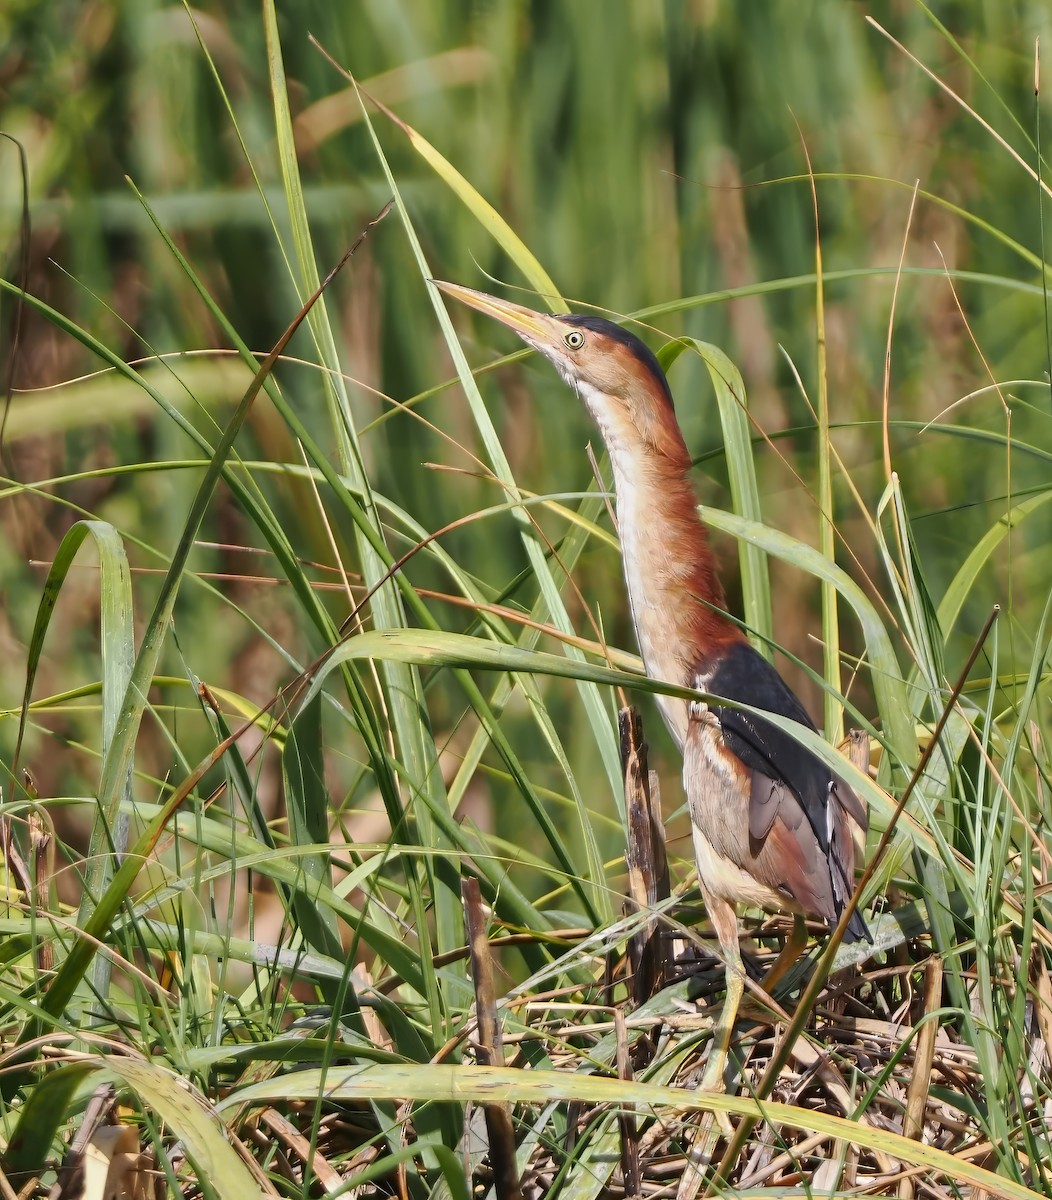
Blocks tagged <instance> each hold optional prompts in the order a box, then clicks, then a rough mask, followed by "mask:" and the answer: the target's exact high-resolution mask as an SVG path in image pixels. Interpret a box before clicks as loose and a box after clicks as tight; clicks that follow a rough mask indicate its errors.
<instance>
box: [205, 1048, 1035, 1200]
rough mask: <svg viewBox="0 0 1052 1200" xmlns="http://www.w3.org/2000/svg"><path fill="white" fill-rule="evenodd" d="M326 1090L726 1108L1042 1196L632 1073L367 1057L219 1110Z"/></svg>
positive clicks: (793, 1113) (921, 1151)
mask: <svg viewBox="0 0 1052 1200" xmlns="http://www.w3.org/2000/svg"><path fill="white" fill-rule="evenodd" d="M321 1088H324V1090H325V1095H326V1096H327V1097H328V1098H329V1099H330V1100H342V1101H349V1100H358V1099H365V1098H377V1099H385V1100H406V1099H411V1100H414V1101H416V1102H418V1103H423V1102H427V1101H439V1100H445V1101H448V1102H450V1103H456V1104H467V1103H475V1104H527V1105H536V1104H549V1103H551V1102H552V1101H555V1100H558V1101H563V1102H567V1103H569V1102H571V1101H579V1102H583V1103H588V1104H609V1105H611V1106H612V1107H614V1108H616V1109H623V1108H624V1107H625V1106H626V1105H634V1106H636V1108H637V1110H642V1111H643V1112H645V1113H647V1114H648V1115H650V1114H652V1115H654V1116H660V1114H661V1113H662V1112H663V1111H664V1110H675V1111H680V1112H682V1111H687V1112H722V1113H727V1114H730V1115H734V1116H749V1117H754V1118H758V1119H760V1120H763V1121H766V1122H767V1123H768V1124H769V1125H772V1126H774V1127H775V1128H777V1127H778V1126H781V1125H787V1126H789V1127H790V1128H792V1129H803V1130H808V1131H811V1132H814V1133H822V1134H825V1135H826V1136H827V1137H831V1138H836V1139H838V1140H841V1141H846V1142H848V1143H849V1144H851V1145H855V1146H859V1147H864V1148H866V1149H868V1150H875V1151H877V1152H879V1153H883V1154H887V1155H889V1156H890V1157H892V1158H894V1159H897V1160H898V1161H899V1162H901V1163H903V1164H906V1165H909V1166H916V1167H922V1168H925V1169H926V1170H929V1171H933V1172H935V1173H936V1174H937V1175H938V1176H940V1177H945V1178H946V1179H947V1180H948V1181H950V1182H952V1183H961V1182H963V1183H967V1184H970V1185H971V1186H972V1187H975V1188H978V1189H982V1190H984V1191H986V1192H988V1193H989V1194H990V1195H991V1196H997V1197H1000V1198H1002V1200H1040V1196H1039V1193H1037V1192H1034V1191H1031V1189H1030V1188H1028V1187H1024V1186H1023V1185H1022V1184H1020V1183H1017V1182H1015V1180H1012V1179H1006V1178H1005V1177H1004V1176H1002V1175H995V1174H994V1173H993V1172H992V1171H988V1170H986V1169H985V1168H983V1167H979V1166H976V1165H975V1164H974V1163H973V1162H972V1161H971V1160H970V1159H966V1158H962V1157H961V1156H959V1155H955V1154H950V1153H948V1152H947V1151H945V1150H939V1149H936V1148H935V1147H934V1146H928V1145H925V1144H924V1143H923V1142H921V1141H915V1140H913V1139H910V1138H905V1137H903V1136H902V1135H901V1134H898V1133H892V1132H891V1131H890V1130H887V1129H883V1128H879V1127H877V1126H875V1125H868V1124H863V1123H862V1122H859V1121H852V1120H849V1119H847V1118H845V1117H837V1116H833V1115H832V1114H830V1113H824V1112H818V1111H816V1110H814V1109H809V1108H799V1107H796V1106H795V1105H791V1104H779V1103H775V1102H773V1101H764V1102H763V1103H758V1102H757V1101H754V1100H751V1099H749V1098H747V1097H739V1096H728V1095H723V1094H721V1093H718V1092H703V1091H700V1090H698V1089H693V1088H675V1087H665V1086H660V1085H657V1084H650V1083H641V1082H638V1081H632V1080H626V1079H606V1078H602V1077H600V1076H597V1075H585V1074H579V1073H571V1072H567V1071H520V1070H511V1069H502V1068H498V1067H476V1066H462V1065H448V1064H444V1063H432V1064H429V1065H428V1066H426V1067H413V1066H400V1065H388V1064H373V1063H367V1064H364V1065H361V1066H350V1067H333V1068H331V1069H330V1070H329V1071H327V1072H326V1073H325V1074H324V1076H322V1075H320V1074H319V1072H317V1071H314V1070H304V1071H297V1072H296V1073H294V1074H292V1075H284V1076H282V1077H281V1078H279V1079H271V1080H267V1081H265V1082H263V1083H260V1084H253V1085H250V1086H249V1087H247V1088H243V1089H240V1090H239V1091H237V1092H236V1093H235V1094H234V1095H231V1096H229V1097H227V1098H226V1099H224V1100H222V1101H221V1102H220V1104H219V1106H218V1109H219V1111H220V1112H221V1113H222V1112H225V1111H226V1110H228V1109H231V1108H233V1107H235V1106H237V1105H243V1104H249V1105H252V1106H259V1105H263V1104H270V1103H280V1102H287V1101H290V1100H303V1101H309V1100H311V1099H312V1098H314V1097H316V1096H317V1095H318V1094H319V1089H321Z"/></svg>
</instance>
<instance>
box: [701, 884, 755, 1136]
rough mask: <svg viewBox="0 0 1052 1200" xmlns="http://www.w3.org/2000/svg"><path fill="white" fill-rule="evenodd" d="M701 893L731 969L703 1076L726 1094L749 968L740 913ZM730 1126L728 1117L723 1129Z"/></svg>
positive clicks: (709, 1087)
mask: <svg viewBox="0 0 1052 1200" xmlns="http://www.w3.org/2000/svg"><path fill="white" fill-rule="evenodd" d="M701 894H702V897H703V898H704V900H705V907H706V909H707V910H708V913H709V916H710V917H711V918H712V923H713V925H714V926H715V927H716V937H717V938H718V939H719V943H720V950H721V951H722V954H723V961H724V964H725V966H726V968H727V998H726V999H725V1000H724V1002H723V1008H722V1009H721V1010H720V1019H719V1021H718V1022H717V1023H716V1029H715V1031H714V1032H713V1035H712V1046H711V1047H710V1048H709V1060H708V1063H707V1064H706V1066H705V1074H704V1075H703V1076H702V1080H701V1087H702V1090H703V1091H708V1092H722V1091H723V1090H724V1085H723V1073H724V1071H725V1069H726V1066H727V1053H728V1051H729V1050H730V1045H731V1034H732V1033H733V1032H734V1022H735V1020H736V1019H737V1016H738V1006H739V1005H740V1004H741V998H742V991H743V990H744V988H745V968H744V967H743V966H742V953H741V947H740V946H739V945H738V914H737V912H736V911H735V907H734V905H733V904H731V903H730V901H728V900H724V899H723V898H722V897H719V896H714V895H712V893H711V892H710V891H709V890H708V888H706V887H705V885H704V884H702V886H701ZM726 1123H727V1119H726V1117H725V1116H724V1117H723V1119H722V1120H721V1121H720V1124H721V1126H723V1125H725V1124H726Z"/></svg>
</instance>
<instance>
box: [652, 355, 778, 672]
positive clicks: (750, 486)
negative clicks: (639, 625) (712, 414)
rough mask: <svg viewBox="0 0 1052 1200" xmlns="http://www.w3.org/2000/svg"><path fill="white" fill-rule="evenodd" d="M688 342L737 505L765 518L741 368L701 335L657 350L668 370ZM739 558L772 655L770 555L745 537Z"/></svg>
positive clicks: (747, 599)
mask: <svg viewBox="0 0 1052 1200" xmlns="http://www.w3.org/2000/svg"><path fill="white" fill-rule="evenodd" d="M687 346H689V347H690V348H691V349H692V350H694V351H696V352H697V354H698V355H699V356H700V357H701V360H702V362H704V364H705V367H706V369H707V370H708V372H709V377H710V378H711V379H712V386H713V389H714V390H715V393H716V403H717V407H718V409H719V414H720V426H721V428H722V430H723V445H724V453H725V455H726V459H727V478H728V480H729V482H730V489H731V502H732V505H733V510H734V512H736V513H738V514H739V515H740V516H742V517H745V518H746V519H747V520H750V521H762V520H763V512H762V509H761V506H760V489H759V486H758V484H757V482H756V464H755V461H754V459H753V442H752V429H751V427H750V425H749V413H748V407H747V403H746V398H745V384H744V382H743V381H742V377H741V372H740V371H739V370H738V368H737V367H736V366H735V365H734V363H732V362H731V360H730V359H729V358H728V357H727V355H726V354H724V352H723V351H722V350H720V349H719V347H718V346H713V345H712V344H711V343H709V342H701V341H698V340H697V339H696V338H679V339H677V340H676V341H674V342H670V343H668V345H666V346H664V347H662V349H661V351H660V353H659V355H658V360H659V362H660V363H661V365H662V367H663V368H665V369H666V370H667V369H668V367H670V366H671V365H672V363H673V362H674V361H675V359H676V358H677V357H678V356H679V354H680V352H681V351H682V350H683V349H684V348H685V347H687ZM738 557H739V563H740V567H741V580H742V603H743V609H744V613H743V615H744V618H745V624H746V625H747V626H748V628H749V629H751V630H753V631H755V632H756V633H757V634H758V635H759V642H758V645H757V649H758V650H759V651H760V653H761V654H763V656H764V657H765V658H767V659H768V660H769V659H770V657H771V639H772V637H773V636H774V633H773V622H772V615H771V579H770V575H769V573H768V570H767V556H766V555H765V554H764V552H763V550H762V549H761V548H760V547H759V546H757V545H756V544H755V543H753V542H750V541H748V540H744V539H743V540H742V541H741V542H740V543H739V547H738Z"/></svg>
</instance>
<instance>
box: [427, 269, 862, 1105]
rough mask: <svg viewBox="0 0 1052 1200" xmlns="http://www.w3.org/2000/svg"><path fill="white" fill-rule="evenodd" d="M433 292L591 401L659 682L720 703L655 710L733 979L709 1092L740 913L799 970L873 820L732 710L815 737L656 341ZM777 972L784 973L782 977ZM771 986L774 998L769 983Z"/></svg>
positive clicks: (661, 702)
mask: <svg viewBox="0 0 1052 1200" xmlns="http://www.w3.org/2000/svg"><path fill="white" fill-rule="evenodd" d="M434 282H435V284H436V286H437V287H438V288H439V289H440V290H441V291H442V292H444V293H445V294H446V295H447V296H449V297H451V298H453V299H456V300H458V301H460V302H462V303H464V304H466V305H468V306H470V307H471V308H474V309H476V310H478V311H479V312H481V313H484V314H485V315H487V316H489V317H492V318H494V319H495V320H497V321H499V322H501V323H502V324H503V325H505V326H507V327H508V328H510V329H512V330H514V332H515V333H516V334H518V336H519V337H520V338H521V339H522V341H523V342H525V343H526V345H527V346H529V347H530V348H531V349H533V350H536V351H538V352H539V353H540V354H542V355H543V356H544V357H545V358H546V359H548V361H549V362H550V363H551V364H552V365H553V366H554V367H555V369H556V371H557V372H558V373H559V375H561V376H562V378H563V380H564V381H565V382H566V383H567V384H568V385H569V387H570V388H571V390H572V391H573V392H575V393H576V394H577V396H578V397H580V399H581V401H583V403H584V406H585V408H586V409H587V410H588V412H589V414H590V415H591V417H592V419H593V421H594V422H595V424H596V426H597V427H598V430H599V433H600V435H601V436H602V439H603V442H604V444H605V446H606V449H607V452H608V455H609V459H610V464H611V469H612V472H613V478H614V493H615V496H614V504H615V515H616V523H617V532H618V536H619V539H620V543H621V558H622V565H623V568H624V578H625V586H626V589H627V592H628V602H629V609H630V612H631V618H632V624H633V626H634V629H635V635H636V640H637V642H638V645H639V651H640V654H641V656H642V659H643V663H644V666H645V669H646V672H647V674H648V675H649V676H650V677H651V678H653V679H656V680H661V681H664V682H666V683H671V684H678V685H680V686H682V687H687V688H692V689H695V690H697V691H698V692H703V693H705V694H706V695H707V696H709V697H711V698H712V699H711V700H702V699H681V698H678V697H675V696H668V695H659V696H658V697H657V703H658V706H659V708H660V711H661V715H662V717H663V718H664V721H665V723H666V725H667V726H668V728H669V731H670V733H671V735H672V738H673V740H674V741H675V743H676V744H677V746H678V747H679V749H680V751H681V752H682V757H683V788H684V793H685V795H686V799H687V809H688V812H689V814H690V823H691V835H692V841H693V848H694V856H695V860H696V865H697V872H698V884H699V887H700V890H701V895H702V899H703V901H704V903H705V908H706V911H707V912H708V914H709V918H710V920H711V922H712V924H713V927H714V929H715V932H716V937H717V939H718V942H719V945H720V949H721V957H722V958H723V961H724V964H725V966H726V972H727V987H726V997H725V1000H724V1004H723V1007H722V1010H721V1013H720V1018H719V1021H718V1022H717V1023H716V1026H715V1029H714V1031H713V1038H712V1043H711V1046H710V1051H709V1056H708V1060H707V1062H706V1068H705V1072H704V1075H703V1076H702V1079H701V1084H700V1086H701V1087H702V1089H707V1090H710V1091H716V1090H720V1089H721V1088H722V1087H723V1084H724V1075H725V1072H726V1063H727V1057H728V1053H729V1049H730V1043H731V1038H732V1034H733V1029H734V1024H735V1021H736V1018H737V1014H738V1009H739V1006H740V1003H741V998H742V994H743V990H744V983H745V975H744V968H743V963H742V956H741V948H740V945H739V940H738V916H737V906H738V905H739V904H746V905H748V906H750V907H759V908H763V909H766V910H773V911H775V912H778V911H785V912H788V913H791V914H793V916H794V936H793V937H792V938H791V939H790V943H792V946H791V948H790V947H787V951H788V952H789V953H790V954H791V955H792V956H795V954H796V953H799V950H800V949H801V948H802V941H803V939H804V936H805V932H804V927H803V919H804V918H811V919H817V920H820V921H825V922H826V923H827V925H828V926H829V927H830V928H832V927H833V926H834V925H835V924H836V923H837V921H838V919H839V917H840V914H841V913H842V912H843V910H844V907H845V906H846V905H847V903H848V901H849V899H850V897H851V893H852V889H853V886H854V857H855V851H854V845H853V839H852V833H851V823H852V822H854V823H856V824H857V825H858V826H859V827H860V828H861V829H862V830H863V831H864V830H865V829H866V826H867V816H866V810H865V808H864V806H863V805H862V803H861V802H860V800H859V799H858V796H857V795H856V793H855V792H854V791H853V790H852V788H851V787H850V786H849V785H848V784H847V783H846V782H845V781H844V780H843V779H841V778H840V776H838V775H837V774H836V773H835V772H833V771H831V770H830V769H829V767H828V766H827V765H826V764H825V763H824V762H823V761H822V760H821V759H820V758H818V757H817V755H815V754H814V753H812V752H811V751H810V750H809V749H807V748H806V747H805V746H803V745H802V744H801V743H800V742H799V741H797V740H796V739H795V738H794V737H793V736H792V735H791V734H789V733H787V732H786V731H785V730H784V729H782V728H781V727H779V726H778V725H776V724H775V723H774V722H772V721H768V720H765V719H764V718H763V717H762V716H760V715H758V714H757V712H756V711H746V710H744V709H741V708H737V707H733V706H732V705H733V704H735V703H737V704H745V705H748V706H749V708H750V709H751V710H760V711H761V712H768V713H773V714H776V715H778V716H779V717H785V718H788V719H789V720H791V721H795V722H797V723H798V724H800V725H803V726H804V727H806V728H807V729H810V730H814V729H815V726H814V724H813V722H812V721H811V718H810V716H809V715H808V713H807V711H806V709H805V708H804V706H803V705H802V704H801V702H800V701H799V699H798V698H797V697H796V695H795V694H794V693H793V691H792V690H791V689H790V687H789V685H788V684H787V683H786V682H785V681H784V680H783V679H782V677H781V675H779V674H778V672H777V670H776V669H775V667H773V666H772V665H771V664H770V663H769V662H768V661H767V659H766V658H764V657H763V655H761V654H760V653H759V652H758V651H757V650H756V649H755V648H754V647H753V645H752V644H751V643H750V642H749V640H748V638H747V637H746V635H745V633H744V632H743V629H742V625H741V624H740V623H739V622H737V621H735V620H733V619H732V617H731V616H730V615H729V614H728V612H727V602H726V597H725V594H724V590H723V585H722V583H721V581H720V577H719V574H718V571H717V566H716V561H715V558H714V555H713V551H712V548H711V545H710V541H709V536H708V530H707V528H706V526H705V525H704V524H703V522H702V520H701V517H700V515H699V512H698V501H697V496H696V494H695V491H694V486H693V483H692V482H691V479H690V470H691V467H692V465H693V464H692V460H691V456H690V452H689V451H688V449H687V445H686V442H685V440H684V437H683V433H682V430H681V429H680V426H679V422H678V421H677V419H676V413H675V407H674V404H673V398H672V392H671V389H670V387H669V383H668V380H667V378H666V376H665V373H664V371H663V370H662V369H661V365H660V364H659V362H658V360H657V357H656V356H655V355H654V353H653V352H652V351H651V350H650V348H649V347H648V346H647V345H646V343H645V342H644V341H642V339H641V338H639V337H637V336H636V335H635V334H634V333H632V332H631V331H630V330H627V329H625V328H623V327H622V326H620V325H617V324H615V323H614V322H612V321H608V320H605V319H604V318H601V317H596V316H591V315H582V314H576V313H571V314H558V315H550V314H547V313H540V312H535V311H534V310H532V309H530V308H526V307H524V306H522V305H519V304H515V303H512V302H511V301H508V300H504V299H500V298H498V297H495V296H491V295H488V294H487V293H486V292H481V291H476V290H475V289H473V288H468V287H463V286H461V285H460V284H454V283H446V282H442V281H438V280H436V281H434ZM720 700H726V701H730V702H731V704H723V703H720ZM862 939H867V940H870V941H871V940H872V939H871V938H870V935H869V930H868V929H867V927H866V924H865V921H864V920H863V918H862V916H861V915H860V913H859V912H858V911H857V910H856V911H855V912H854V913H853V914H852V916H851V918H850V921H849V922H848V925H847V929H846V932H845V935H844V940H845V941H849V942H854V941H859V940H862ZM784 957H785V956H784V955H783V956H782V958H783V959H784ZM779 961H780V962H781V961H782V959H780V960H779ZM772 972H774V973H779V965H778V963H776V964H775V966H774V967H773V968H772ZM765 983H766V984H767V986H768V987H769V986H771V985H773V978H772V974H771V973H769V974H768V976H767V979H766V981H765Z"/></svg>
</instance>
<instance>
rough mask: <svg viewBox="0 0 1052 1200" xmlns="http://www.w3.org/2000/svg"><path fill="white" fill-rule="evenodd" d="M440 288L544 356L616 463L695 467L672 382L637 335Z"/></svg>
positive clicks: (595, 320)
mask: <svg viewBox="0 0 1052 1200" xmlns="http://www.w3.org/2000/svg"><path fill="white" fill-rule="evenodd" d="M435 286H436V287H438V288H440V289H441V290H442V291H443V292H445V293H446V295H447V296H452V297H453V298H454V299H456V300H460V301H462V302H463V303H464V304H468V305H470V306H471V307H472V308H475V309H478V311H479V312H481V313H485V314H486V315H487V316H490V317H494V318H495V319H496V320H498V321H500V322H501V324H503V325H507V326H508V328H509V329H513V330H514V331H515V332H516V333H517V334H518V335H519V337H520V338H522V340H523V341H524V342H525V343H526V345H527V346H530V347H531V348H532V349H534V350H537V351H539V352H540V353H541V354H543V355H544V357H545V358H547V359H548V360H549V361H550V362H551V363H552V365H553V366H554V367H555V369H556V370H557V371H558V372H559V374H560V375H561V376H562V377H563V379H565V380H566V382H567V383H568V384H569V385H570V387H572V388H573V389H574V391H575V392H576V393H577V394H578V395H579V396H580V397H581V399H582V400H584V402H585V404H586V405H587V407H588V410H589V412H590V413H591V414H592V417H593V418H594V420H595V422H596V424H597V425H598V426H599V431H600V432H601V433H602V435H603V440H604V441H605V442H606V444H607V447H608V448H609V450H610V452H611V454H612V455H615V456H616V455H617V454H618V453H619V452H621V453H627V454H630V455H634V454H647V453H660V454H662V455H664V456H666V457H669V458H672V459H673V460H674V461H675V462H676V464H677V465H679V464H680V460H682V459H684V458H686V459H687V462H689V456H688V455H687V451H686V447H685V446H684V444H683V437H682V435H681V434H680V431H679V426H678V425H677V423H676V417H675V412H674V410H673V406H672V393H671V392H670V391H669V386H668V380H666V378H665V373H664V371H662V369H661V366H660V364H659V363H658V360H657V359H656V358H655V357H654V354H653V352H652V351H651V350H650V348H649V347H648V346H647V345H646V344H645V343H644V342H642V341H641V340H640V339H639V338H638V337H636V335H635V334H634V333H629V332H628V330H627V329H622V328H621V326H620V325H615V324H614V323H613V322H612V321H606V320H604V319H603V318H602V317H589V316H579V315H577V314H569V315H559V316H552V315H550V314H548V313H539V312H534V311H533V309H530V308H524V307H523V306H522V305H521V304H513V303H512V302H511V301H510V300H501V299H498V298H497V297H496V296H490V295H487V294H486V293H485V292H477V291H475V290H474V289H473V288H466V287H461V286H460V285H459V284H456V283H443V282H440V281H438V280H436V281H435Z"/></svg>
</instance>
